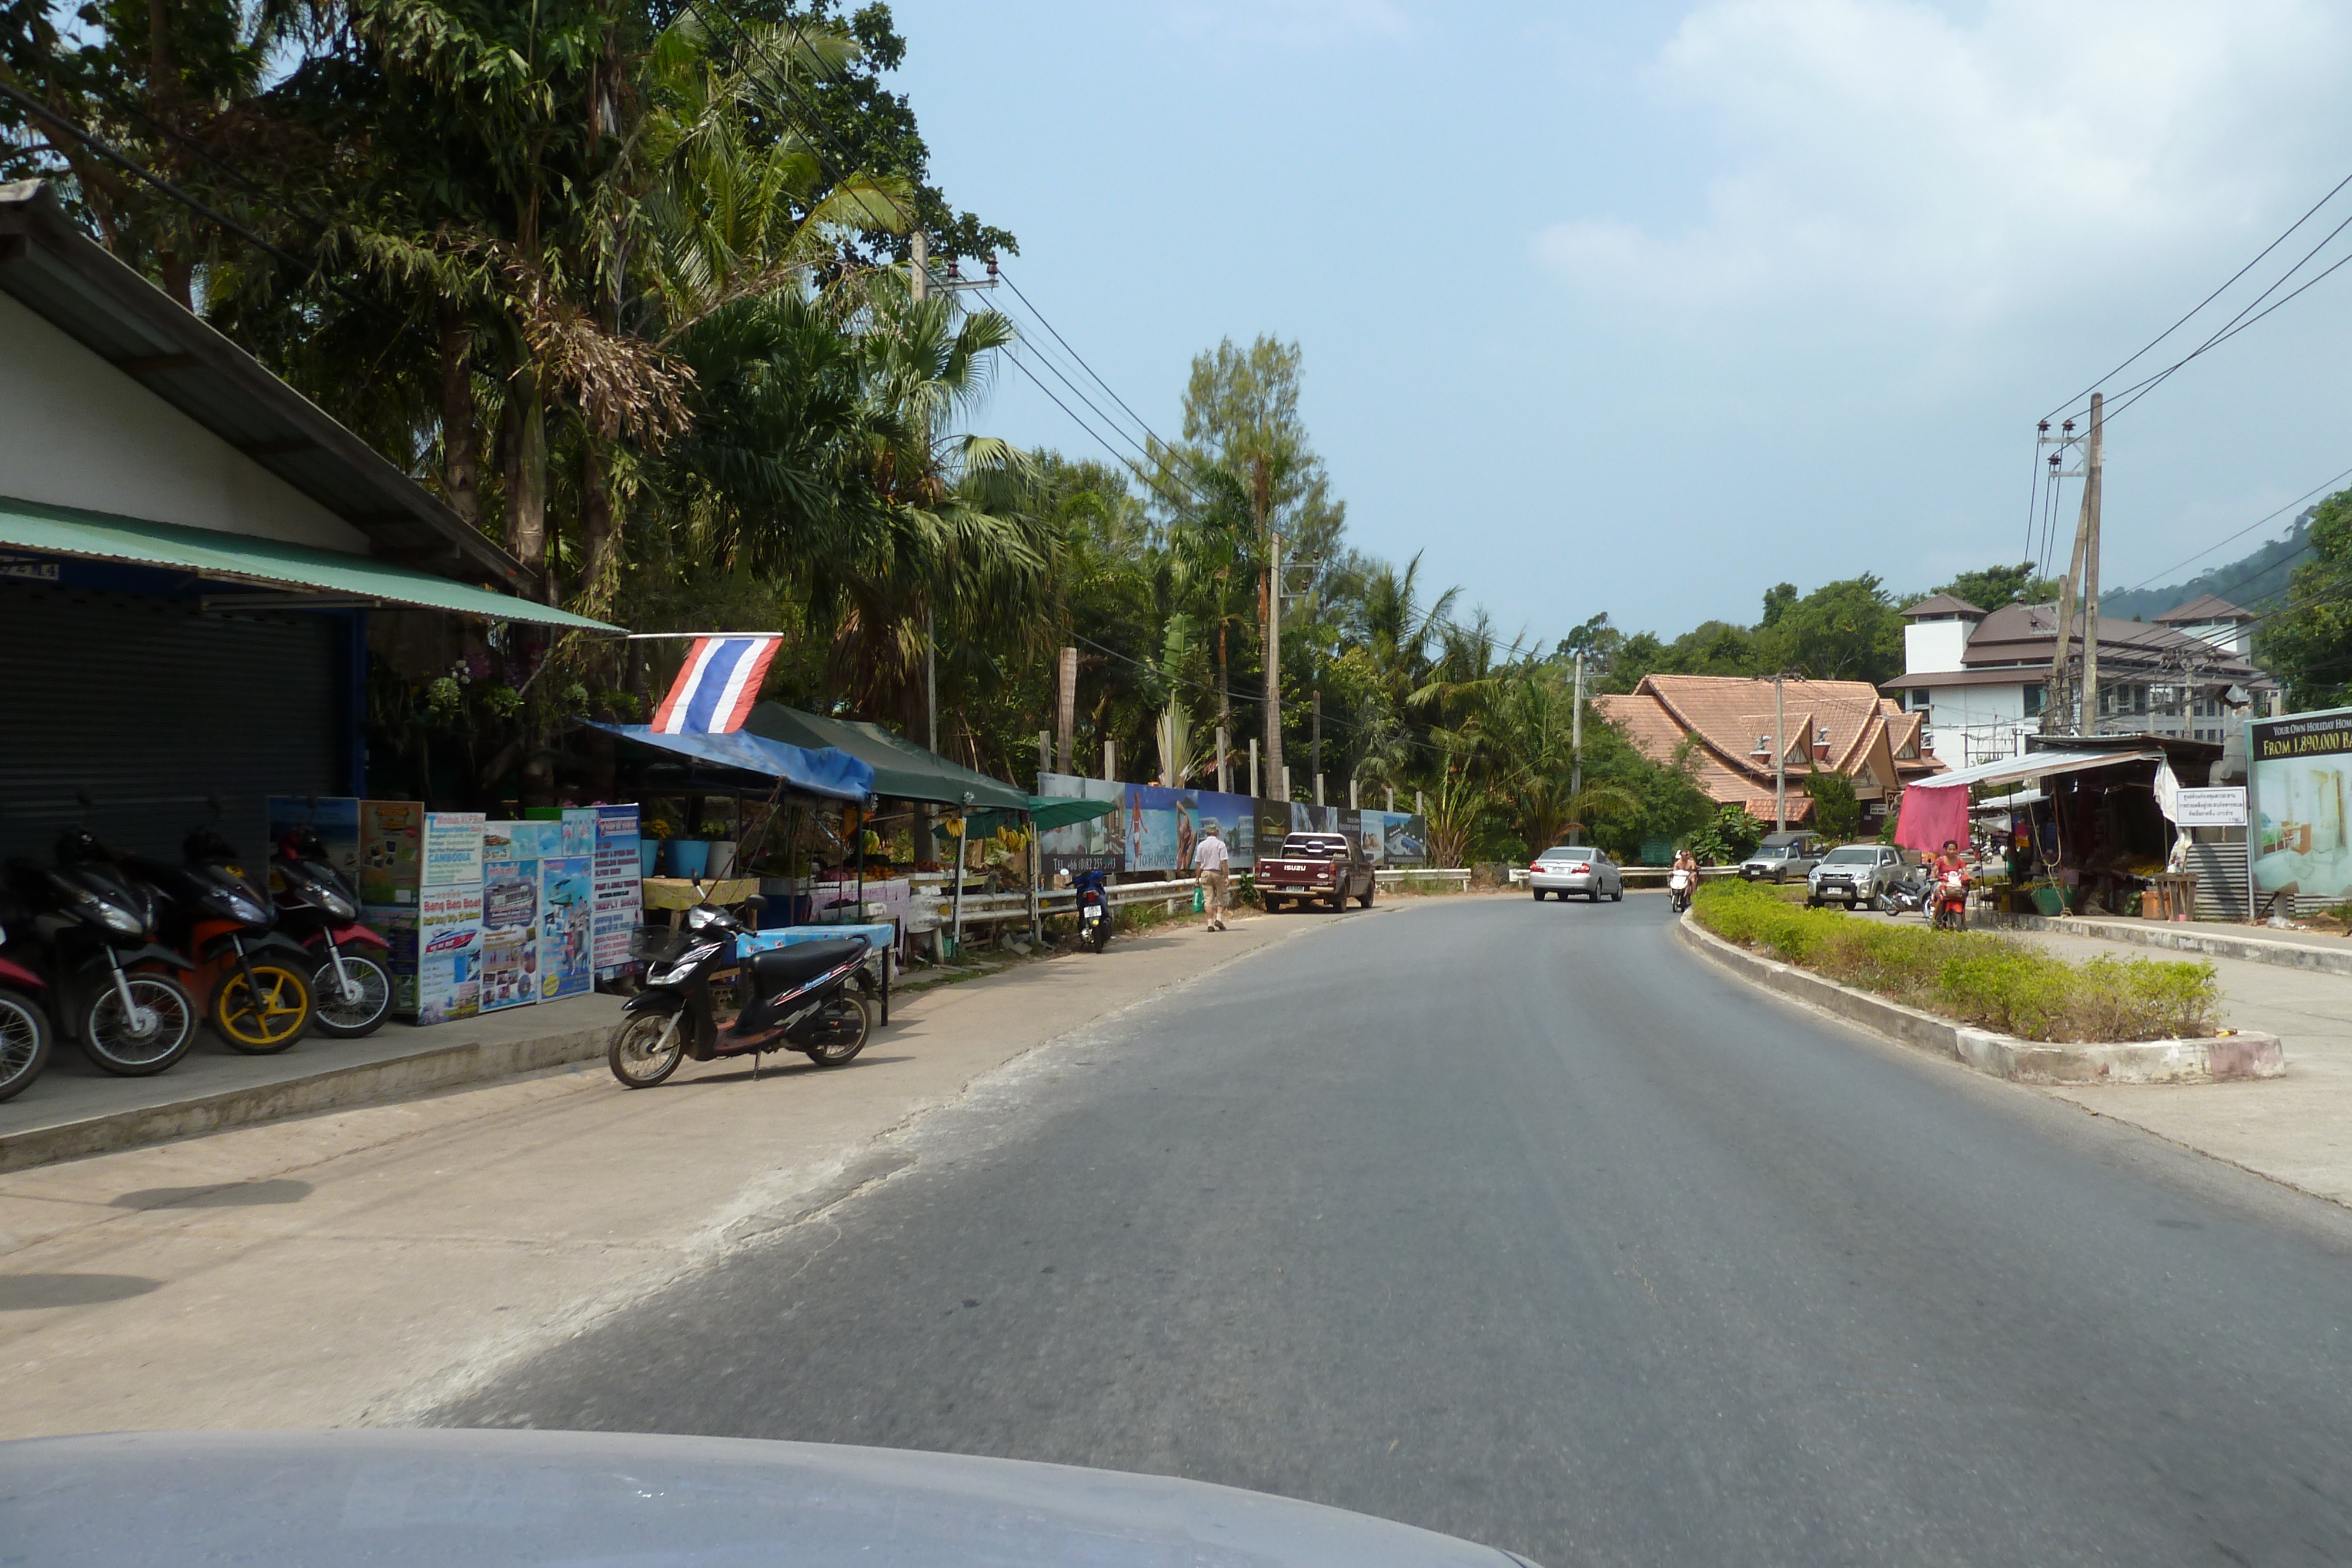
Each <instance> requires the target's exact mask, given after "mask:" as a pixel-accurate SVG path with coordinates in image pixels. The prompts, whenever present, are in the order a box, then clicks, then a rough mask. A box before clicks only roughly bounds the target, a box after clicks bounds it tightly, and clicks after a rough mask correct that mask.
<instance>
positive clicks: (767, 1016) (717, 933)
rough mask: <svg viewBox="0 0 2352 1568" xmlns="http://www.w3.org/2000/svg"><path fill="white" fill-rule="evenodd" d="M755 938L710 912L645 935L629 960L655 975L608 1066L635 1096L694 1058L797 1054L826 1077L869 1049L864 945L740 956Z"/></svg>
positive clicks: (631, 1011) (858, 939) (700, 910)
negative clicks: (854, 991)
mask: <svg viewBox="0 0 2352 1568" xmlns="http://www.w3.org/2000/svg"><path fill="white" fill-rule="evenodd" d="M754 935H755V934H754V933H753V932H751V930H750V929H749V928H748V927H746V926H745V925H743V923H742V922H740V921H739V920H737V919H736V918H735V917H734V916H733V915H730V914H728V913H727V912H726V911H725V910H723V909H719V908H717V907H714V906H712V905H709V904H703V905H700V906H698V907H697V908H694V909H689V910H688V911H687V912H686V923H685V925H682V926H680V927H677V928H675V929H672V928H670V927H667V926H659V925H644V926H639V927H638V928H637V932H636V935H635V937H634V938H633V939H632V941H631V944H630V954H631V956H633V957H635V958H636V959H637V960H638V961H639V962H640V963H642V964H643V965H645V967H646V975H645V988H644V989H643V990H641V991H639V992H638V993H637V994H636V995H635V996H634V997H631V998H629V999H628V1000H627V1001H626V1002H625V1003H623V1004H622V1006H621V1025H620V1027H619V1028H618V1029H617V1030H614V1032H613V1044H612V1048H611V1050H610V1051H607V1052H606V1061H607V1062H608V1063H609V1064H610V1066H611V1067H612V1069H613V1076H614V1077H615V1078H617V1079H619V1080H620V1081H621V1082H623V1083H625V1084H627V1085H628V1086H629V1087H630V1088H632V1089H650V1088H652V1087H653V1086H654V1085H655V1084H656V1083H659V1082H661V1081H662V1080H664V1079H665V1078H667V1077H668V1076H669V1075H670V1074H671V1073H673V1072H675V1071H677V1064H678V1062H679V1061H682V1060H683V1059H685V1058H686V1057H688V1056H691V1057H693V1058H694V1059H695V1060H696V1061H709V1060H711V1059H712V1058H714V1057H720V1056H749V1057H751V1071H752V1073H753V1075H754V1076H755V1077H756V1076H757V1075H758V1073H759V1061H760V1057H761V1054H762V1053H763V1052H766V1051H800V1052H802V1053H803V1055H805V1056H806V1057H807V1058H808V1059H809V1060H810V1061H814V1062H815V1063H816V1064H817V1065H818V1066H819V1067H840V1066H842V1065H844V1064H845V1063H846V1062H848V1061H850V1060H851V1059H852V1058H854V1057H855V1056H856V1054H857V1053H858V1052H859V1051H863V1050H865V1049H866V1036H867V1035H868V1034H869V1033H870V1032H871V1030H872V1023H871V1020H870V1019H868V1017H867V1014H866V1004H865V1003H864V1002H863V1001H861V1000H860V999H859V998H856V997H855V996H852V995H850V994H849V988H850V986H851V984H852V983H853V982H856V983H858V984H860V985H861V986H862V985H863V984H864V983H865V982H864V980H863V971H864V969H865V966H866V955H867V953H868V952H869V951H870V948H869V946H868V945H867V943H866V938H865V937H863V936H847V937H843V938H841V939H839V940H836V941H827V942H803V943H799V944H796V945H794V946H789V947H772V948H769V949H766V950H765V951H754V952H751V953H749V954H741V955H740V956H739V951H738V942H739V939H740V938H744V937H751V936H754Z"/></svg>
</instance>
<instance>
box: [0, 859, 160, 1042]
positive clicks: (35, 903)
mask: <svg viewBox="0 0 2352 1568" xmlns="http://www.w3.org/2000/svg"><path fill="white" fill-rule="evenodd" d="M8 880H9V883H10V885H11V887H12V888H13V890H14V891H15V893H16V896H17V897H18V898H19V899H20V900H22V901H23V902H24V903H25V904H27V905H29V906H30V907H31V909H32V911H33V915H34V918H33V923H32V935H33V936H35V938H36V941H37V949H38V953H39V963H38V964H37V965H36V966H33V967H35V968H36V969H37V971H38V972H40V973H41V974H42V975H43V976H44V977H45V978H46V979H47V981H48V986H47V990H48V999H49V1008H50V1017H51V1019H52V1020H53V1021H55V1022H56V1023H58V1025H59V1028H60V1032H61V1033H63V1034H66V1035H68V1036H69V1037H70V1038H72V1039H74V1040H78V1041H79V1043H80V1045H81V1048H82V1050H83V1051H86V1052H88V1053H89V1059H90V1060H91V1061H95V1062H96V1063H98V1065H99V1066H100V1067H102V1068H104V1069H105V1070H106V1071H109V1072H116V1073H121V1075H122V1076H124V1077H126V1078H143V1077H145V1076H147V1075H148V1074H150V1073H154V1072H161V1071H163V1070H164V1069H165V1068H167V1067H169V1066H171V1065H172V1063H173V1062H175V1061H179V1060H180V1058H181V1057H183V1056H184V1055H185V1054H187V1050H188V1046H189V1044H190V1043H191V1042H192V1041H194V1039H195V1037H196V1003H195V1000H194V998H192V997H191V996H189V994H188V991H187V988H186V987H184V986H183V985H182V984H181V983H180V982H179V980H178V979H177V978H176V977H174V973H173V972H174V971H181V972H184V971H186V970H188V969H190V968H192V967H193V966H192V965H190V964H189V962H188V961H187V960H186V959H185V958H184V957H182V956H180V955H179V954H177V953H175V952H173V951H172V949H171V948H169V947H167V946H163V944H162V943H160V942H158V941H157V940H156V939H155V894H154V890H153V889H152V888H150V887H148V886H147V885H146V884H145V883H142V882H140V881H138V880H137V879H135V878H133V877H131V876H130V875H128V874H127V873H125V872H124V871H123V870H122V868H121V866H120V865H118V864H117V863H116V859H115V855H114V852H112V851H110V850H109V849H108V848H107V847H106V846H105V845H104V844H102V843H100V842H99V841H98V840H97V839H96V838H94V837H92V836H91V835H90V833H89V831H88V830H86V829H81V828H68V829H67V830H66V831H64V832H62V833H60V834H59V835H58V848H57V864H56V865H54V866H43V865H39V864H37V863H36V862H32V861H28V860H12V861H10V862H8Z"/></svg>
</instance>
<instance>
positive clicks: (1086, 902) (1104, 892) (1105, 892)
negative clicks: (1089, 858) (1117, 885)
mask: <svg viewBox="0 0 2352 1568" xmlns="http://www.w3.org/2000/svg"><path fill="white" fill-rule="evenodd" d="M1070 885H1071V886H1072V887H1073V888H1075V889H1076V892H1077V895H1078V940H1079V941H1081V942H1083V943H1085V944H1086V945H1087V946H1089V947H1092V948H1093V949H1094V950H1095V951H1096V952H1097V953H1099V952H1101V951H1102V950H1103V949H1104V948H1105V947H1108V946H1110V934H1111V928H1112V927H1113V926H1115V925H1118V920H1117V918H1116V917H1115V916H1114V915H1112V914H1111V907H1110V873H1108V872H1101V871H1082V872H1079V873H1077V874H1076V876H1074V877H1072V878H1071V879H1070Z"/></svg>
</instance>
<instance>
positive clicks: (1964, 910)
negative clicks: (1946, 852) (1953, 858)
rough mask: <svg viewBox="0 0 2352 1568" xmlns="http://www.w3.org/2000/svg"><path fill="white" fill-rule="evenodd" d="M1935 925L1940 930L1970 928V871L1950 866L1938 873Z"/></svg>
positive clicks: (1963, 929) (1964, 929)
mask: <svg viewBox="0 0 2352 1568" xmlns="http://www.w3.org/2000/svg"><path fill="white" fill-rule="evenodd" d="M1934 921H1935V926H1936V929H1937V930H1938V931H1966V930H1967V929H1968V928H1969V873H1966V872H1964V871H1961V870H1960V869H1959V868H1958V867H1957V866H1948V867H1946V868H1945V869H1943V870H1941V871H1939V872H1937V873H1936V913H1935V915H1934Z"/></svg>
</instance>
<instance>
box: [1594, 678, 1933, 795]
mask: <svg viewBox="0 0 2352 1568" xmlns="http://www.w3.org/2000/svg"><path fill="white" fill-rule="evenodd" d="M1593 706H1595V707H1597V708H1599V709H1600V710H1601V714H1602V716H1604V717H1606V718H1608V719H1610V720H1611V721H1612V722H1613V723H1615V724H1616V725H1618V726H1619V727H1621V728H1622V729H1623V730H1624V732H1625V736H1626V738H1627V739H1629V740H1631V741H1632V742H1633V744H1634V745H1635V746H1636V747H1640V748H1641V750H1642V751H1643V752H1644V753H1645V754H1647V755H1648V756H1651V757H1654V758H1657V759H1658V760H1659V761H1661V762H1663V761H1665V760H1667V759H1669V758H1672V757H1673V756H1674V754H1675V748H1676V747H1679V746H1681V745H1682V744H1683V742H1684V741H1685V740H1689V741H1691V742H1693V743H1694V747H1693V755H1694V757H1695V758H1696V761H1697V765H1698V766H1697V783H1698V786H1699V788H1700V789H1703V790H1705V791H1706V794H1707V796H1708V798H1709V799H1711V800H1718V801H1721V802H1724V803H1726V804H1733V803H1738V804H1741V805H1746V806H1748V810H1749V811H1750V813H1751V814H1755V813H1757V811H1758V808H1757V806H1756V805H1755V804H1753V802H1755V801H1757V800H1759V799H1760V800H1761V802H1762V807H1761V813H1760V814H1761V815H1763V816H1767V817H1769V816H1770V815H1771V810H1772V758H1771V745H1770V742H1769V738H1768V739H1767V740H1766V743H1765V746H1764V749H1763V750H1762V751H1760V752H1759V751H1758V750H1757V749H1756V745H1757V740H1758V737H1769V736H1770V735H1771V733H1772V712H1773V705H1772V683H1771V682H1769V681H1763V680H1751V679H1749V678H1748V677H1746V676H1741V675H1667V674H1655V675H1648V676H1645V677H1643V681H1642V684H1641V685H1638V686H1636V687H1634V688H1633V691H1632V692H1630V693H1626V694H1624V695H1609V696H1600V697H1595V698H1594V699H1593ZM1924 717H1925V716H1924V715H1920V714H1906V713H1905V712H1904V711H1903V710H1902V709H1901V707H1900V706H1897V705H1896V704H1895V702H1894V701H1893V700H1892V699H1890V698H1886V697H1883V696H1881V695H1878V692H1877V689H1876V688H1875V687H1874V686H1872V685H1870V684H1869V683H1868V682H1866V681H1802V682H1790V683H1787V684H1786V685H1785V686H1784V687H1783V690H1782V700H1781V708H1780V723H1781V728H1780V737H1781V741H1782V743H1783V745H1784V747H1786V749H1787V753H1788V764H1787V766H1788V770H1789V771H1790V773H1794V774H1802V773H1803V772H1804V771H1805V770H1806V769H1807V768H1811V767H1821V768H1827V769H1829V770H1831V771H1833V772H1838V773H1845V774H1853V773H1856V772H1859V771H1861V770H1862V769H1863V768H1864V766H1865V765H1866V764H1868V763H1869V762H1870V760H1871V758H1872V757H1873V755H1874V753H1876V752H1877V749H1878V747H1879V746H1881V745H1882V744H1883V745H1885V747H1886V748H1887V749H1886V753H1885V756H1886V758H1887V760H1888V761H1889V762H1891V763H1892V765H1893V767H1894V770H1895V774H1896V775H1897V777H1896V778H1895V779H1887V780H1885V782H1886V783H1887V784H1889V785H1895V784H1899V783H1901V782H1903V781H1905V780H1906V779H1910V778H1914V777H1917V776H1919V775H1921V774H1926V773H1933V772H1937V771H1940V770H1941V769H1940V765H1939V764H1937V763H1936V762H1935V761H1933V760H1932V759H1929V758H1920V759H1918V760H1916V761H1915V760H1912V759H1909V758H1895V755H1894V754H1895V753H1896V752H1899V751H1901V750H1902V749H1903V748H1904V747H1905V746H1906V744H1909V745H1913V746H1916V743H1917V740H1918V735H1919V730H1920V727H1921V724H1922V723H1923V721H1924ZM1823 735H1825V736H1826V740H1827V755H1826V757H1825V758H1823V759H1822V761H1820V762H1818V763H1816V762H1815V761H1814V760H1813V758H1814V757H1815V755H1816V752H1815V750H1814V748H1813V747H1812V746H1811V744H1809V742H1811V740H1812V739H1813V738H1814V737H1820V736H1823ZM1799 800H1805V807H1804V810H1806V811H1807V812H1810V811H1811V807H1812V802H1811V800H1809V799H1806V798H1805V797H1804V796H1802V795H1801V793H1799V792H1798V791H1796V790H1794V789H1792V790H1791V792H1790V797H1789V807H1790V818H1791V819H1792V820H1793V819H1795V818H1796V817H1797V816H1798V814H1799V813H1798V807H1797V802H1798V801H1799Z"/></svg>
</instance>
